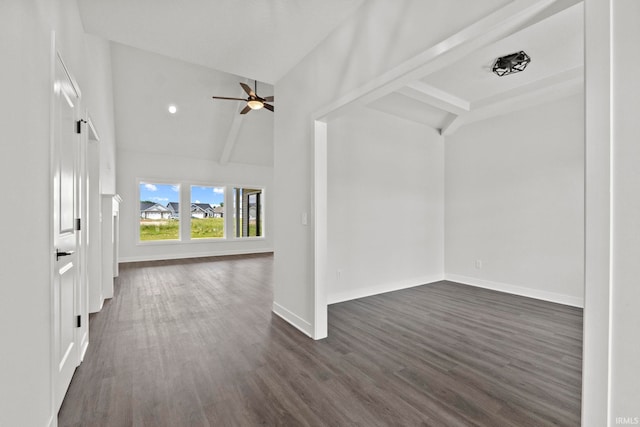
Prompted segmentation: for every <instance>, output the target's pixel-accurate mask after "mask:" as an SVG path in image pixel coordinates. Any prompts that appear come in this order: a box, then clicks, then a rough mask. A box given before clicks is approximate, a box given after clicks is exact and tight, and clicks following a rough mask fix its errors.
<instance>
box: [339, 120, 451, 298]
mask: <svg viewBox="0 0 640 427" xmlns="http://www.w3.org/2000/svg"><path fill="white" fill-rule="evenodd" d="M443 163H444V147H443V137H441V136H440V135H439V134H438V132H437V131H435V130H434V129H432V128H429V127H427V126H424V125H420V124H417V123H414V122H409V121H406V120H402V119H399V118H396V117H394V116H390V115H387V114H385V113H380V112H377V111H373V110H369V109H361V110H359V111H358V112H357V113H350V114H348V115H345V116H342V117H340V118H338V119H336V120H332V121H331V122H330V123H329V126H328V162H327V167H328V200H327V206H328V229H329V233H328V244H327V249H328V259H327V270H328V272H329V274H328V283H327V300H328V303H329V304H331V303H335V302H340V301H345V300H349V299H354V298H361V297H364V296H368V295H373V294H378V293H382V292H388V291H391V290H397V289H402V288H406V287H410V286H416V285H422V284H425V283H431V282H434V281H437V280H442V278H443V274H444V270H443V268H444V195H443V190H444V171H443ZM338 272H339V273H338Z"/></svg>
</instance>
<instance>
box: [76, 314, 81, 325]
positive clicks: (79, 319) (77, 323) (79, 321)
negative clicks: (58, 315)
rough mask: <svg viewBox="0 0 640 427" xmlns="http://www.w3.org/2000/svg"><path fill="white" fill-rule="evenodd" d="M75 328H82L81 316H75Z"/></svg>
mask: <svg viewBox="0 0 640 427" xmlns="http://www.w3.org/2000/svg"><path fill="white" fill-rule="evenodd" d="M76 327H78V328H80V327H82V316H76Z"/></svg>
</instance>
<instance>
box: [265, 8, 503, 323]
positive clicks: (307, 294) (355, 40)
mask: <svg viewBox="0 0 640 427" xmlns="http://www.w3.org/2000/svg"><path fill="white" fill-rule="evenodd" d="M506 3H508V2H507V1H502V0H495V1H484V2H477V1H472V0H458V1H451V0H437V1H429V2H424V1H412V0H403V1H394V2H388V1H384V0H372V1H368V2H366V3H365V4H364V5H363V7H362V8H360V9H359V10H358V11H356V13H355V14H354V15H353V16H352V17H350V18H349V19H348V20H346V21H345V22H344V23H343V24H342V25H341V26H340V27H338V28H337V30H336V31H335V32H333V33H332V34H331V35H330V36H329V37H327V39H325V40H324V41H323V43H322V44H320V45H319V46H318V47H317V48H316V49H315V50H314V51H312V52H311V53H310V54H309V55H307V56H306V57H305V58H304V60H302V61H301V62H300V63H299V64H298V65H297V66H296V67H294V68H293V69H292V70H291V71H290V72H289V73H288V74H287V75H286V76H285V77H283V78H282V79H281V80H280V81H279V82H277V84H276V97H277V99H278V112H277V114H276V115H275V125H274V127H275V128H274V132H275V140H274V143H275V148H274V149H275V151H274V167H275V169H274V187H275V188H276V198H275V201H274V203H275V213H274V216H275V225H274V226H275V229H276V233H277V235H276V240H275V242H274V243H275V252H276V258H275V265H274V278H275V280H274V283H275V288H274V300H275V303H276V304H277V305H278V306H279V307H282V308H285V309H286V310H287V311H288V312H289V313H290V314H291V317H293V316H295V317H296V318H298V319H302V320H303V321H305V322H307V323H309V324H313V307H314V306H313V303H314V301H313V290H314V287H313V284H314V283H313V281H314V240H313V239H314V237H313V231H314V229H313V221H314V218H313V217H312V216H311V215H310V213H311V212H312V197H313V193H312V189H313V126H314V123H313V120H312V115H313V113H314V112H316V111H318V110H319V109H320V108H323V107H325V106H327V105H329V104H330V103H331V102H333V101H336V100H338V99H339V98H340V97H341V96H344V95H345V94H347V93H349V92H350V91H352V90H354V89H356V88H358V87H360V86H362V85H364V84H365V83H366V82H368V81H370V80H371V79H372V78H373V77H375V76H380V75H381V74H383V73H384V72H385V71H388V70H390V69H391V68H393V67H394V66H396V65H398V64H400V63H401V62H402V61H405V60H407V59H409V58H411V57H413V56H414V55H416V54H417V53H418V52H420V51H423V50H424V49H426V48H428V47H431V46H433V45H435V44H436V43H437V42H439V41H441V40H443V39H445V38H446V37H447V36H450V35H452V34H454V33H455V32H456V31H458V30H460V29H462V28H464V27H465V26H467V25H469V24H471V23H473V22H475V21H477V20H478V19H479V18H480V17H483V16H486V15H488V14H489V13H490V12H491V11H493V10H496V9H497V8H499V7H500V6H502V5H504V4H506ZM460 10H464V11H465V13H459V12H460ZM301 95H304V99H303V101H304V102H301V99H300V96H301ZM304 212H306V213H309V215H310V223H309V225H308V226H305V225H303V224H301V221H300V216H301V214H302V213H304ZM290 320H292V319H290ZM292 321H295V320H292ZM297 323H300V322H299V321H298V322H297Z"/></svg>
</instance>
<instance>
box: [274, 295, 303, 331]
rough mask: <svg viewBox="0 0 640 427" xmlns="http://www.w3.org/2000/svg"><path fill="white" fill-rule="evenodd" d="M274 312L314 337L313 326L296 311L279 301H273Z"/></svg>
mask: <svg viewBox="0 0 640 427" xmlns="http://www.w3.org/2000/svg"><path fill="white" fill-rule="evenodd" d="M272 310H273V312H274V313H275V314H277V315H278V317H280V318H282V319H283V320H284V321H285V322H287V323H290V324H291V325H292V326H294V327H295V328H296V329H298V330H300V332H302V333H303V334H305V335H307V336H309V337H310V338H313V326H312V325H311V323H309V322H307V321H306V320H304V319H303V318H302V317H300V316H298V315H297V314H295V313H294V312H292V311H290V310H288V309H286V308H284V307H283V306H281V305H280V304H278V303H277V302H275V301H274V302H273V308H272Z"/></svg>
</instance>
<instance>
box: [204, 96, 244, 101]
mask: <svg viewBox="0 0 640 427" xmlns="http://www.w3.org/2000/svg"><path fill="white" fill-rule="evenodd" d="M212 98H213V99H230V100H232V101H246V99H244V98H228V97H226V96H212Z"/></svg>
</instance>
